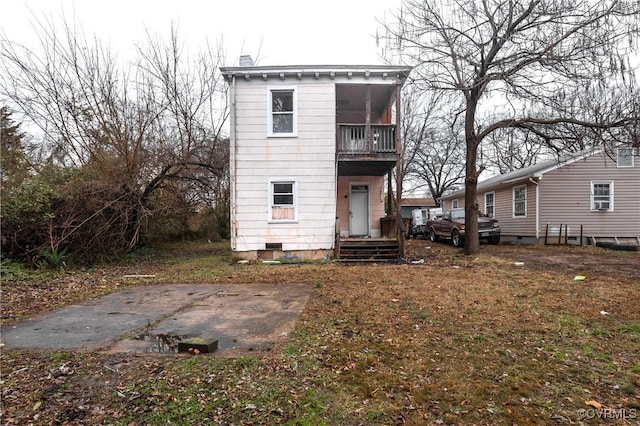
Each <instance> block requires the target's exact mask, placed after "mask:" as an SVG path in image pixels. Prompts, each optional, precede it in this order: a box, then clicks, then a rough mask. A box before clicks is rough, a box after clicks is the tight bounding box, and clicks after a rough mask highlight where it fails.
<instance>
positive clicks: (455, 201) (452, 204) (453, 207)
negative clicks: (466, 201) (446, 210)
mask: <svg viewBox="0 0 640 426" xmlns="http://www.w3.org/2000/svg"><path fill="white" fill-rule="evenodd" d="M451 208H452V209H457V208H458V200H452V201H451Z"/></svg>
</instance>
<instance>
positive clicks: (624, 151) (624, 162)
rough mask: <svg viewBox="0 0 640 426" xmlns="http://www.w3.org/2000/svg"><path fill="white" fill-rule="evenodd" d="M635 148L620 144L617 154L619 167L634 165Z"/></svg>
mask: <svg viewBox="0 0 640 426" xmlns="http://www.w3.org/2000/svg"><path fill="white" fill-rule="evenodd" d="M634 154H635V153H634V150H633V148H632V147H630V146H619V147H618V155H617V157H618V158H617V164H618V167H633V156H634Z"/></svg>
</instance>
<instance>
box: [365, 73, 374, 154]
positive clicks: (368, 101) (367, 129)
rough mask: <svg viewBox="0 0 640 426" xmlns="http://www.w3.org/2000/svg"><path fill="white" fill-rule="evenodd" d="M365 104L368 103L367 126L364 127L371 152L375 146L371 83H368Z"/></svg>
mask: <svg viewBox="0 0 640 426" xmlns="http://www.w3.org/2000/svg"><path fill="white" fill-rule="evenodd" d="M365 93H366V94H365V104H366V112H365V128H364V140H365V141H366V144H367V148H366V151H367V152H371V148H372V146H373V144H372V142H371V140H372V138H371V85H369V84H367V86H366V92H365Z"/></svg>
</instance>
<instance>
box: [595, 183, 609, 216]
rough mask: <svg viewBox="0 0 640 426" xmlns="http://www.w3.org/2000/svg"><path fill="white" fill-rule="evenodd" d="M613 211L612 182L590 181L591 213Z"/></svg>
mask: <svg viewBox="0 0 640 426" xmlns="http://www.w3.org/2000/svg"><path fill="white" fill-rule="evenodd" d="M611 210H613V181H591V211H611Z"/></svg>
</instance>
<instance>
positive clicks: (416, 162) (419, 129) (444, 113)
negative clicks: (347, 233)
mask: <svg viewBox="0 0 640 426" xmlns="http://www.w3.org/2000/svg"><path fill="white" fill-rule="evenodd" d="M402 100H403V106H402V110H403V111H404V114H403V116H402V120H403V122H402V131H403V147H404V148H403V149H404V151H403V153H404V160H403V166H404V170H403V175H404V177H405V179H406V180H407V181H409V182H410V185H409V186H411V187H413V188H420V187H423V186H426V188H427V190H428V193H429V194H430V196H431V197H433V198H434V199H435V200H436V202H437V200H438V198H439V197H440V196H441V195H443V194H444V193H445V192H446V191H447V190H449V189H451V188H452V187H453V186H454V185H456V184H459V183H461V181H462V179H463V177H464V161H463V159H464V151H463V149H462V144H461V141H460V138H461V136H462V131H463V129H462V127H461V126H460V123H459V122H456V113H455V108H453V110H452V106H451V104H450V103H449V101H450V99H448V98H447V97H446V96H444V94H443V93H437V92H430V91H420V90H417V89H416V87H415V86H414V85H408V86H407V87H406V89H405V93H403V97H402Z"/></svg>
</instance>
